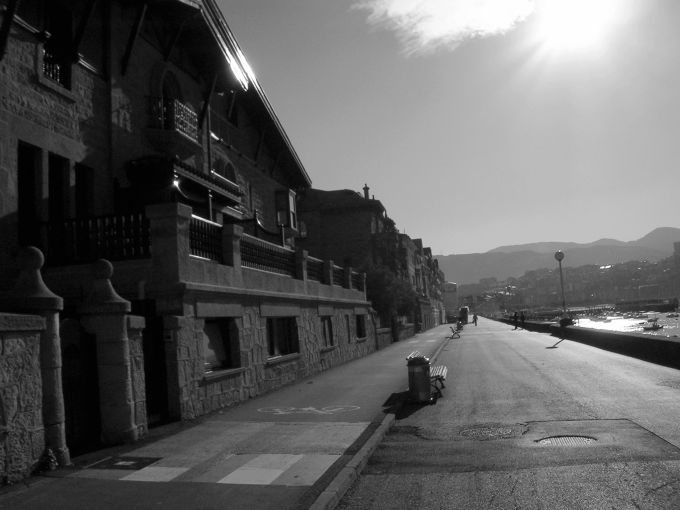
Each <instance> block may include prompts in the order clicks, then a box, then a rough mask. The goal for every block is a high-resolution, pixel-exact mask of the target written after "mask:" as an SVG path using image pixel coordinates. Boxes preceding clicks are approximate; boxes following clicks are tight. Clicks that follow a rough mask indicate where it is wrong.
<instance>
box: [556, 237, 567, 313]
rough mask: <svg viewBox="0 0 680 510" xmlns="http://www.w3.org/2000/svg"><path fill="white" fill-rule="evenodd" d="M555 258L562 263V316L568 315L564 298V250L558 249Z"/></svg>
mask: <svg viewBox="0 0 680 510" xmlns="http://www.w3.org/2000/svg"><path fill="white" fill-rule="evenodd" d="M555 260H556V261H557V262H558V263H559V265H560V287H561V288H562V316H563V317H566V316H567V303H566V301H565V300H564V277H563V276H562V261H563V260H564V253H563V252H562V250H557V251H556V252H555Z"/></svg>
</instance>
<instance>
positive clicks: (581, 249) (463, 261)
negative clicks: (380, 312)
mask: <svg viewBox="0 0 680 510" xmlns="http://www.w3.org/2000/svg"><path fill="white" fill-rule="evenodd" d="M676 241H680V228H675V227H658V228H655V229H654V230H652V231H651V232H649V233H648V234H646V235H644V236H642V237H641V238H640V239H636V240H634V241H619V240H617V239H609V238H602V239H598V240H597V241H593V242H590V243H575V242H559V241H546V242H538V243H527V244H519V245H507V246H499V247H497V248H493V249H491V250H489V251H487V252H485V253H466V254H457V255H456V254H454V255H437V256H436V258H437V260H438V261H439V268H440V269H441V270H442V271H443V272H444V274H445V275H446V279H447V281H452V282H457V283H460V284H467V283H477V282H478V281H479V280H480V279H481V278H490V277H494V278H496V279H498V280H505V279H507V278H509V277H515V278H517V277H519V276H522V275H523V274H524V273H525V272H526V271H531V270H534V269H542V268H552V267H554V266H555V265H556V264H557V263H556V262H555V259H554V257H553V256H554V253H555V251H557V250H562V251H564V252H565V255H566V257H565V260H564V262H563V264H564V265H569V266H572V267H576V266H582V265H587V264H597V265H606V264H617V263H622V262H628V261H631V260H650V261H657V260H660V259H663V258H665V257H669V256H671V255H672V254H673V243H674V242H676Z"/></svg>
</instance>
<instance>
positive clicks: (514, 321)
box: [512, 312, 519, 329]
mask: <svg viewBox="0 0 680 510" xmlns="http://www.w3.org/2000/svg"><path fill="white" fill-rule="evenodd" d="M512 322H513V324H514V325H515V329H517V328H518V327H519V315H517V312H515V315H513V316H512Z"/></svg>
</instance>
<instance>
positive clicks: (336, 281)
mask: <svg viewBox="0 0 680 510" xmlns="http://www.w3.org/2000/svg"><path fill="white" fill-rule="evenodd" d="M344 283H345V270H344V269H343V268H341V267H340V266H336V265H334V266H333V285H339V286H340V287H342V286H343V285H344Z"/></svg>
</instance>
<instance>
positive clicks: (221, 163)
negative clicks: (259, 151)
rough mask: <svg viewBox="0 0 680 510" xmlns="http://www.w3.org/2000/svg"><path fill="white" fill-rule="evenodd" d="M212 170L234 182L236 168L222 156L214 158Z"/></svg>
mask: <svg viewBox="0 0 680 510" xmlns="http://www.w3.org/2000/svg"><path fill="white" fill-rule="evenodd" d="M213 171H214V172H215V173H216V174H218V175H220V176H222V177H224V178H225V179H228V180H230V181H231V182H234V183H235V182H236V169H235V168H234V165H232V164H231V163H230V162H228V161H226V160H224V159H222V158H217V159H215V162H214V163H213Z"/></svg>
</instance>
